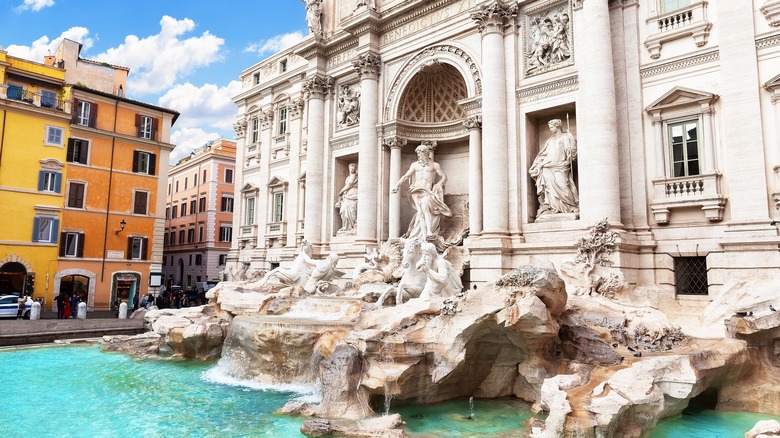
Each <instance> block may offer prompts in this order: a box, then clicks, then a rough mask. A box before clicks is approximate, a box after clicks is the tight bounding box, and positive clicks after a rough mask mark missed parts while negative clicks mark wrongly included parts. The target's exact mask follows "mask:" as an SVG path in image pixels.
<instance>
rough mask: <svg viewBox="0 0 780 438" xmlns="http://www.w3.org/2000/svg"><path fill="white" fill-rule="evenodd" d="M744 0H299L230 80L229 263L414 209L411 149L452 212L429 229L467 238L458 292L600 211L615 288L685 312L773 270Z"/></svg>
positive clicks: (773, 75) (762, 107)
mask: <svg viewBox="0 0 780 438" xmlns="http://www.w3.org/2000/svg"><path fill="white" fill-rule="evenodd" d="M751 1H752V6H753V7H745V5H743V4H739V5H738V4H737V3H740V2H725V1H720V2H690V3H689V2H679V4H680V5H681V6H680V7H679V8H674V9H673V10H665V9H664V4H665V3H668V2H662V1H656V0H649V1H644V2H637V1H631V0H622V1H606V0H586V1H568V0H533V1H526V0H521V1H495V0H493V1H481V0H435V1H430V2H422V1H404V0H376V1H373V2H358V3H359V4H358V5H357V6H356V2H355V1H354V0H336V1H330V2H308V3H307V5H308V6H309V10H310V12H311V11H312V9H311V8H312V7H314V6H315V5H316V6H317V7H318V8H320V10H319V12H318V14H319V15H316V18H317V21H316V22H313V21H312V20H311V19H312V17H313V15H311V14H309V22H308V24H309V27H310V29H311V30H312V33H311V34H310V35H309V36H308V38H307V39H305V40H304V41H302V42H301V43H299V44H298V45H296V46H295V47H292V48H290V49H287V50H285V51H282V52H280V53H278V54H276V55H274V56H272V57H270V58H268V59H267V60H265V61H263V62H261V63H259V64H257V65H255V66H253V67H251V68H249V69H247V70H245V71H243V72H241V74H240V79H241V83H242V84H243V89H242V92H241V93H240V94H239V95H237V96H236V97H235V99H234V100H235V102H236V104H237V105H238V107H239V116H238V120H237V121H236V131H237V133H238V150H237V169H236V172H237V185H238V186H239V187H245V188H246V190H242V191H241V192H240V193H241V194H240V195H239V194H238V193H237V196H236V198H237V199H236V204H235V205H236V206H235V208H236V214H235V216H234V221H235V222H234V226H233V230H234V233H233V243H232V249H231V252H230V254H229V257H228V263H229V264H231V263H232V264H242V265H243V264H248V265H251V268H250V269H253V270H268V269H272V268H275V267H278V266H285V265H289V264H290V263H291V262H292V260H293V258H294V256H295V254H296V248H297V247H298V246H299V244H300V242H301V241H302V240H303V239H306V240H307V241H309V242H311V243H312V244H313V253H314V254H315V255H317V256H318V257H320V256H322V257H324V255H326V254H328V253H330V252H336V253H338V254H339V255H340V257H341V259H340V260H341V262H340V263H341V265H340V266H343V269H347V270H348V269H350V268H353V267H355V266H356V265H358V264H359V263H360V262H361V261H362V260H363V256H364V254H365V253H366V251H367V250H371V249H373V248H376V247H378V246H379V245H380V244H381V243H382V242H384V241H387V240H388V239H392V238H397V237H400V236H401V235H402V234H403V232H404V231H405V230H407V228H408V226H409V224H410V222H411V221H412V220H413V219H414V216H415V213H416V211H415V209H414V208H413V206H412V204H410V202H409V200H408V199H407V191H406V190H405V186H404V188H402V189H401V190H399V191H398V192H397V193H393V189H394V188H395V185H396V182H397V181H399V179H400V178H401V176H402V173H403V172H404V171H405V169H409V168H410V166H412V164H413V163H415V162H416V161H415V160H416V159H417V156H416V153H415V150H416V148H417V147H418V146H420V145H421V144H423V143H426V144H435V145H436V147H435V148H434V149H433V151H432V156H431V160H430V161H431V162H433V163H436V164H437V165H438V166H440V168H441V171H442V173H443V174H445V175H446V176H447V178H446V184H442V185H443V194H444V198H443V199H444V200H445V202H447V200H448V199H449V200H450V202H454V201H452V200H455V199H457V200H459V202H461V203H463V205H462V206H459V207H457V210H458V211H459V212H464V211H465V212H466V215H465V216H463V215H460V216H458V220H448V221H446V222H444V221H443V222H442V224H443V226H445V225H446V227H448V229H447V230H444V229H443V230H441V234H442V235H443V234H445V233H447V235H456V234H458V233H461V232H462V234H463V235H465V236H466V238H465V240H463V241H462V245H463V246H465V247H466V248H468V249H469V251H470V252H471V254H472V256H471V264H470V266H469V267H468V268H467V270H468V277H467V278H468V280H467V281H466V282H465V283H464V286H465V287H470V284H468V283H469V282H470V283H482V282H488V281H494V280H495V279H496V278H498V277H499V276H501V275H503V274H506V273H507V272H509V270H511V268H512V267H516V266H520V265H522V264H525V263H536V262H540V261H550V262H553V263H554V264H556V265H559V264H560V263H563V262H564V261H566V260H568V259H571V257H573V255H574V254H576V252H577V248H576V245H575V244H576V242H577V239H578V237H579V236H581V235H582V234H583V233H584V232H585V231H586V230H588V229H589V228H590V227H592V226H593V225H595V224H596V223H598V222H600V221H602V220H604V219H606V220H607V223H608V224H609V226H610V227H611V229H612V230H614V231H615V232H616V233H617V238H616V240H615V244H614V251H613V253H612V254H611V255H610V258H611V262H612V265H611V266H612V267H613V268H615V269H619V270H621V271H622V272H623V273H624V275H625V277H626V279H627V281H628V282H629V283H631V284H633V285H636V286H642V285H658V286H659V288H658V290H662V291H665V292H666V293H668V297H667V298H669V297H671V298H672V299H674V298H675V297H676V298H677V299H679V300H681V301H685V302H689V303H692V304H690V305H691V306H693V307H694V308H696V307H700V308H703V307H704V306H705V305H706V302H707V300H708V294H713V293H715V292H717V291H719V290H720V289H721V287H722V285H723V284H724V283H725V282H726V279H727V278H730V277H733V276H735V275H736V276H750V275H752V274H753V273H756V272H757V271H761V270H763V269H767V268H770V267H777V266H778V265H780V255H778V252H777V247H778V244H780V238H779V237H778V229H777V223H778V221H780V210H779V209H778V205H780V201H777V199H778V198H780V195H777V194H778V193H780V170H778V169H780V129H778V128H777V126H780V108H778V102H780V99H778V98H777V94H778V91H777V90H778V89H780V87H779V86H778V83H780V81H778V79H777V78H778V75H780V52H778V50H777V48H778V46H780V29H778V27H777V15H778V14H777V13H776V9H777V4H776V3H777V2H775V1H765V0H751ZM685 3H689V5H688V6H683V4H685ZM306 17H307V15H306V11H304V9H303V8H302V9H301V20H302V23H303V22H304V20H306ZM727 22H728V23H729V25H728V29H726V26H725V23H727ZM313 25H314V26H313ZM317 25H319V26H321V29H317ZM301 105H302V106H301ZM551 121H556V122H555V123H551V124H549V125H548V123H549V122H551ZM552 125H555V126H554V128H555V129H553V126H552ZM553 136H557V137H556V138H557V139H553V140H551V138H552V137H553ZM548 145H549V146H548ZM553 149H554V150H555V151H554V152H555V154H557V153H559V152H560V154H563V156H564V157H565V160H564V159H560V158H556V157H552V158H550V154H552V153H553V152H550V151H552V150H553ZM540 155H544V156H545V157H546V159H545V160H539V159H537V158H538V157H539V156H540ZM553 155H554V154H553ZM353 163H354V164H355V165H356V167H357V170H356V172H355V171H354V169H350V164H353ZM535 163H536V164H537V166H542V167H541V170H540V169H539V168H537V167H534V165H535ZM544 166H547V167H544ZM351 174H355V175H359V184H358V185H357V187H356V188H355V189H354V190H353V191H354V192H356V196H357V202H356V207H355V208H356V216H355V218H354V230H353V229H352V228H350V232H348V233H347V232H344V231H343V228H344V226H343V224H344V218H342V216H341V213H342V212H341V211H340V208H334V206H335V205H337V204H338V205H342V204H339V196H340V193H341V191H342V190H343V188H344V187H345V181H349V177H350V175H351ZM350 190H352V189H350ZM540 193H542V194H544V195H545V197H542V196H540ZM558 196H560V197H561V199H563V201H565V202H558V201H561V199H558V198H557V197H558ZM551 201H552V202H551ZM551 205H552V206H551ZM561 205H562V206H561ZM448 206H449V207H450V208H451V209H453V211H454V210H455V209H456V206H453V205H448ZM556 206H558V207H556ZM352 220H353V219H352V216H351V215H350V219H349V221H350V224H349V226H350V227H352V225H353V224H352V223H351V221H352ZM340 230H342V231H341V232H339V231H340ZM320 258H321V257H320ZM690 263H694V265H695V263H699V265H696V266H698V267H694V268H690V269H694V271H695V273H698V274H703V275H704V281H703V285H699V288H698V289H696V290H697V292H694V293H691V289H689V288H688V286H689V285H688V284H687V283H686V282H687V281H688V280H686V279H684V278H681V277H680V275H679V274H680V272H681V270H683V269H688V268H685V266H688V264H690ZM702 266H703V268H702ZM698 274H697V275H698ZM683 283H684V284H683Z"/></svg>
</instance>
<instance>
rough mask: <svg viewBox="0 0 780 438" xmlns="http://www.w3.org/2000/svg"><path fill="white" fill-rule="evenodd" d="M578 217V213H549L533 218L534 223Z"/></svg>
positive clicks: (561, 220) (568, 219)
mask: <svg viewBox="0 0 780 438" xmlns="http://www.w3.org/2000/svg"><path fill="white" fill-rule="evenodd" d="M579 217H580V215H579V213H551V214H545V215H542V216H539V217H538V218H536V220H534V223H536V224H538V223H543V222H563V221H574V220H577V219H579Z"/></svg>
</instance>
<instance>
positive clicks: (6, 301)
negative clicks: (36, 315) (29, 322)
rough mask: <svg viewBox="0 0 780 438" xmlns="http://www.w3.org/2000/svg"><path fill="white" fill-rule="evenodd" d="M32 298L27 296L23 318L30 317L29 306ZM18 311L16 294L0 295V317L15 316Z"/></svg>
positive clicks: (30, 306)
mask: <svg viewBox="0 0 780 438" xmlns="http://www.w3.org/2000/svg"><path fill="white" fill-rule="evenodd" d="M32 303H33V300H32V298H30V297H27V302H26V306H25V309H24V319H30V308H32ZM18 311H19V297H18V296H16V295H2V296H0V318H16V315H17V312H18Z"/></svg>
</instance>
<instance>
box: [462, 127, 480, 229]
mask: <svg viewBox="0 0 780 438" xmlns="http://www.w3.org/2000/svg"><path fill="white" fill-rule="evenodd" d="M463 126H465V127H466V129H468V130H469V235H471V236H475V235H478V234H479V233H481V232H482V117H480V116H474V117H469V118H468V119H466V120H464V121H463Z"/></svg>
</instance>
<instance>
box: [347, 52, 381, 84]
mask: <svg viewBox="0 0 780 438" xmlns="http://www.w3.org/2000/svg"><path fill="white" fill-rule="evenodd" d="M352 66H353V67H354V68H355V71H356V72H357V74H358V75H359V76H360V78H361V79H376V78H378V77H379V70H380V69H381V66H382V60H381V59H380V58H379V55H375V54H373V53H365V54H362V55H359V56H358V58H357V59H356V60H354V61H352Z"/></svg>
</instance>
